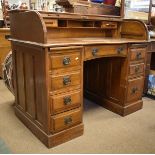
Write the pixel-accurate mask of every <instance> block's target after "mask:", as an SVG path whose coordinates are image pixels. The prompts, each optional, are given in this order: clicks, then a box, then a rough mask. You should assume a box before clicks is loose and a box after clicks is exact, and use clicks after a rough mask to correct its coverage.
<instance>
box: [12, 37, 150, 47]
mask: <svg viewBox="0 0 155 155" xmlns="http://www.w3.org/2000/svg"><path fill="white" fill-rule="evenodd" d="M10 40H12V41H15V42H19V43H26V44H32V45H36V46H41V47H61V46H62V47H63V46H84V45H94V44H95V45H96V44H98V45H99V44H102V45H103V44H127V43H147V42H148V41H146V40H137V39H126V38H115V39H113V38H61V39H51V40H48V41H47V43H45V44H42V43H36V42H30V41H24V40H23V41H22V40H17V39H10Z"/></svg>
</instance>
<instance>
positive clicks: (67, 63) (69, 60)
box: [63, 57, 71, 66]
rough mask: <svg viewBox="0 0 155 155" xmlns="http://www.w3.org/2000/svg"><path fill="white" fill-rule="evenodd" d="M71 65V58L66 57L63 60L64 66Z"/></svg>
mask: <svg viewBox="0 0 155 155" xmlns="http://www.w3.org/2000/svg"><path fill="white" fill-rule="evenodd" d="M70 63H71V59H70V57H64V58H63V65H65V66H66V65H69V64H70Z"/></svg>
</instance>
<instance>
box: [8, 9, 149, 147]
mask: <svg viewBox="0 0 155 155" xmlns="http://www.w3.org/2000/svg"><path fill="white" fill-rule="evenodd" d="M10 20H11V44H12V51H13V67H14V87H15V99H16V103H15V113H16V115H17V116H18V117H19V118H20V119H21V120H22V121H23V123H24V124H25V125H26V126H27V127H28V128H29V129H30V130H31V131H32V132H33V133H34V134H35V135H36V136H37V137H38V138H39V139H40V140H41V141H42V142H43V143H44V144H45V145H46V146H48V147H53V146H56V145H58V144H61V143H63V142H66V141H68V140H70V139H73V138H75V137H77V136H80V135H82V134H83V129H84V128H83V121H82V118H83V115H82V113H83V94H84V95H85V97H87V98H88V99H90V100H93V101H94V102H96V103H97V104H100V105H101V106H103V107H105V108H107V109H109V110H111V111H113V112H115V113H117V114H120V115H122V116H125V115H128V114H130V113H133V112H135V111H137V110H139V109H141V108H142V105H143V102H142V92H143V85H144V76H145V62H146V51H147V48H148V47H147V39H148V32H147V28H146V26H145V25H144V23H142V22H140V21H137V20H122V19H115V18H113V19H112V18H105V17H103V18H102V17H101V16H100V18H96V17H95V18H93V17H91V16H87V17H86V16H84V15H76V14H69V13H65V14H63V13H49V12H35V11H12V12H11V13H10ZM25 21H27V22H25ZM17 30H18V31H17Z"/></svg>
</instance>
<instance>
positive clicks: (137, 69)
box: [129, 63, 144, 76]
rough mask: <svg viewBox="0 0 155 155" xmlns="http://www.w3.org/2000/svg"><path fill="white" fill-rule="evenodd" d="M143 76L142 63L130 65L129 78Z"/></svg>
mask: <svg viewBox="0 0 155 155" xmlns="http://www.w3.org/2000/svg"><path fill="white" fill-rule="evenodd" d="M138 74H144V63H140V64H135V65H130V67H129V76H133V75H138Z"/></svg>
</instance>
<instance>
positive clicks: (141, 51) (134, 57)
mask: <svg viewBox="0 0 155 155" xmlns="http://www.w3.org/2000/svg"><path fill="white" fill-rule="evenodd" d="M130 52H131V53H130V60H131V61H144V59H145V55H146V48H133V49H130Z"/></svg>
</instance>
